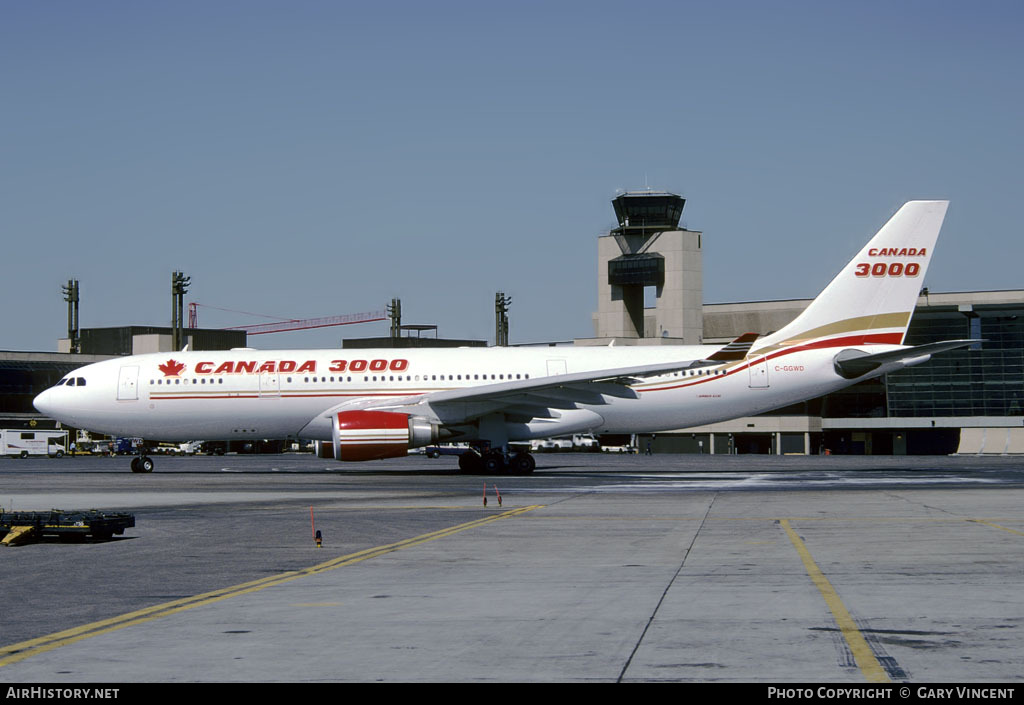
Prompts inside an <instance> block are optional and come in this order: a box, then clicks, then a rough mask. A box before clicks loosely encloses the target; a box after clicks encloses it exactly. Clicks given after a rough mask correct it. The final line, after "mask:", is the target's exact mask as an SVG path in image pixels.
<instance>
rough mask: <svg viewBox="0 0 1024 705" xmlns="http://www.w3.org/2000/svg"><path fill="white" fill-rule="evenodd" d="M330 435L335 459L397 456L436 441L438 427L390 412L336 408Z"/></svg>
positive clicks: (352, 459) (374, 458) (355, 459)
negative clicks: (337, 409) (339, 409)
mask: <svg viewBox="0 0 1024 705" xmlns="http://www.w3.org/2000/svg"><path fill="white" fill-rule="evenodd" d="M331 438H332V440H333V441H334V457H335V459H337V460H346V461H359V460H380V459H381V458H400V457H402V456H403V455H405V454H406V453H407V452H408V450H409V449H410V448H419V447H420V446H425V445H430V444H431V443H435V442H436V441H437V438H438V426H437V424H435V423H431V422H429V421H427V420H426V419H423V418H418V417H416V416H409V415H408V414H398V413H395V412H393V411H339V412H337V413H336V414H335V415H334V423H333V424H332V433H331Z"/></svg>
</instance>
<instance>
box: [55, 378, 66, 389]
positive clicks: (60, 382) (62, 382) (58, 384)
mask: <svg viewBox="0 0 1024 705" xmlns="http://www.w3.org/2000/svg"><path fill="white" fill-rule="evenodd" d="M67 381H68V379H67V377H65V378H64V379H62V380H61V381H59V382H57V384H55V385H53V386H54V387H59V386H60V385H62V384H64V383H65V382H67Z"/></svg>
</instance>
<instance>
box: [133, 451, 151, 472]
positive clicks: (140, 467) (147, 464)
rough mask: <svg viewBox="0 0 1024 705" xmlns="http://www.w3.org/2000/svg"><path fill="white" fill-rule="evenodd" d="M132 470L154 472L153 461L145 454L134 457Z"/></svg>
mask: <svg viewBox="0 0 1024 705" xmlns="http://www.w3.org/2000/svg"><path fill="white" fill-rule="evenodd" d="M132 472H153V461H152V460H150V459H149V458H148V457H147V456H145V455H143V456H140V457H138V458H132Z"/></svg>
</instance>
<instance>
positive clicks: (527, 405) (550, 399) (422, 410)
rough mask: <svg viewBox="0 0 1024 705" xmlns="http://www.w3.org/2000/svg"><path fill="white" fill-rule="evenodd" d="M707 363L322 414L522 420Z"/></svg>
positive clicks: (541, 380)
mask: <svg viewBox="0 0 1024 705" xmlns="http://www.w3.org/2000/svg"><path fill="white" fill-rule="evenodd" d="M706 364H720V363H716V362H711V363H708V362H707V361H705V360H680V361H673V362H665V363H657V364H651V365H632V366H629V367H619V368H613V369H604V370H593V371H589V372H575V373H570V374H564V375H551V376H547V377H537V378H534V379H523V380H514V381H509V382H497V383H493V384H480V385H474V386H472V387H465V388H461V389H446V390H442V391H437V392H429V393H426V394H417V395H410V396H406V397H391V398H386V399H381V398H363V399H356V400H353V401H350V402H344V403H342V404H339V405H338V406H335V407H333V408H331V409H329V410H328V411H327V412H326V414H325V415H327V416H330V414H332V413H336V412H339V411H349V410H379V411H385V410H386V411H395V412H399V413H406V414H414V415H416V416H423V417H425V418H429V419H432V420H434V421H437V422H439V423H442V424H458V423H466V422H470V421H473V420H475V419H477V418H479V417H481V416H484V415H486V414H490V413H495V412H501V413H504V414H505V415H506V418H507V419H508V420H510V421H520V422H523V423H525V422H528V421H530V420H532V419H537V418H545V419H551V418H558V417H559V415H560V414H559V412H560V411H563V410H569V409H576V408H579V407H578V405H579V404H594V405H602V404H607V403H608V399H607V397H617V398H621V399H636V398H637V397H638V396H639V395H638V393H637V392H636V391H634V390H633V389H632V388H630V386H629V385H631V384H635V383H637V382H639V381H641V380H642V379H644V378H645V377H654V376H658V375H663V374H668V373H670V372H677V371H680V370H684V369H688V368H690V367H699V366H703V365H706Z"/></svg>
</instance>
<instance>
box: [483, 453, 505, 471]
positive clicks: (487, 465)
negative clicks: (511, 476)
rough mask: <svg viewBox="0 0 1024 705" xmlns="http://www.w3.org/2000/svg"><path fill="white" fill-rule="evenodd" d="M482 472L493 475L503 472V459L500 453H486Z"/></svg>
mask: <svg viewBox="0 0 1024 705" xmlns="http://www.w3.org/2000/svg"><path fill="white" fill-rule="evenodd" d="M483 465H484V472H486V473H487V474H488V475H495V474H499V473H502V472H504V471H505V458H504V457H502V454H501V453H500V452H497V453H488V454H487V455H485V456H484V463H483Z"/></svg>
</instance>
